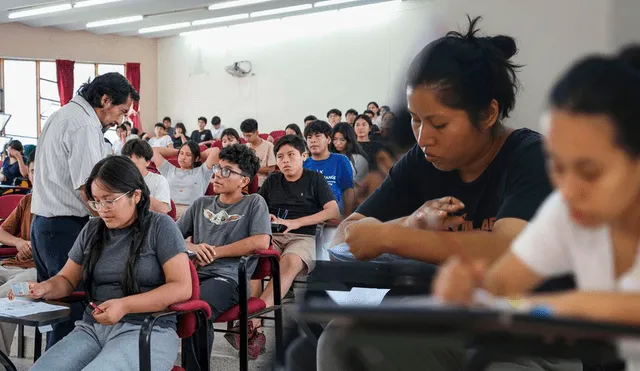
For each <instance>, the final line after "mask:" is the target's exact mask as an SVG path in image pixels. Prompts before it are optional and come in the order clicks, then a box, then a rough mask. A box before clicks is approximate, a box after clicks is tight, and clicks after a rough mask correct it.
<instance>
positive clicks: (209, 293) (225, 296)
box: [183, 277, 239, 370]
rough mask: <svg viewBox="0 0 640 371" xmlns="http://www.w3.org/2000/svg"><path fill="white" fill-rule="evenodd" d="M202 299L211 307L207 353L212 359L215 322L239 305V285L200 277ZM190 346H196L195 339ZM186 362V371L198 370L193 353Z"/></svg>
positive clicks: (190, 352)
mask: <svg viewBox="0 0 640 371" xmlns="http://www.w3.org/2000/svg"><path fill="white" fill-rule="evenodd" d="M200 299H202V300H204V301H206V302H207V303H208V304H209V306H210V307H211V319H210V320H209V321H208V322H207V352H208V356H209V358H211V351H212V348H213V337H214V332H213V322H214V321H215V320H216V318H218V317H220V315H221V314H222V313H224V312H225V311H226V310H228V309H229V308H231V307H233V306H234V305H236V304H238V300H239V294H238V284H237V283H236V282H234V281H232V280H230V279H228V278H223V277H200ZM188 345H189V349H192V347H194V346H195V342H194V341H193V338H191V339H189V344H188ZM186 361H187V362H186V364H185V365H183V367H184V368H185V369H187V370H192V369H193V370H196V369H197V367H196V365H197V362H196V359H195V358H194V352H193V351H189V352H187V354H186Z"/></svg>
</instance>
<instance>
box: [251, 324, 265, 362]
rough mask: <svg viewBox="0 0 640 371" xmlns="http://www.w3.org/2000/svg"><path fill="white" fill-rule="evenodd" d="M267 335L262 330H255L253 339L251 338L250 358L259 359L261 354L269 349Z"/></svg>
mask: <svg viewBox="0 0 640 371" xmlns="http://www.w3.org/2000/svg"><path fill="white" fill-rule="evenodd" d="M266 345H267V337H266V336H264V334H263V333H262V332H258V331H256V332H254V333H253V336H252V337H251V339H249V349H248V350H249V351H248V354H249V358H251V359H257V358H258V356H259V355H261V354H264V353H265V352H266V351H267V348H266Z"/></svg>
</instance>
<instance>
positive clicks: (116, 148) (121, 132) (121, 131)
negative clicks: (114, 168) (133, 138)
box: [112, 124, 127, 155]
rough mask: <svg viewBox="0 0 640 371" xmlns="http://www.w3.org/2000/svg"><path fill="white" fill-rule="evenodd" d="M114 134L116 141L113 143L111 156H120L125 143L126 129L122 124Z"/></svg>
mask: <svg viewBox="0 0 640 371" xmlns="http://www.w3.org/2000/svg"><path fill="white" fill-rule="evenodd" d="M116 134H118V139H116V140H115V141H114V142H113V145H112V146H113V154H114V155H120V154H121V153H122V147H123V146H124V144H125V142H126V141H127V127H126V126H125V125H124V124H122V125H120V126H118V127H117V128H116Z"/></svg>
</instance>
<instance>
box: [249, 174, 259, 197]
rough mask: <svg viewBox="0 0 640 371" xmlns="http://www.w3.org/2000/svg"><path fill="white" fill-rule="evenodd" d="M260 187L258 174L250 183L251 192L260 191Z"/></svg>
mask: <svg viewBox="0 0 640 371" xmlns="http://www.w3.org/2000/svg"><path fill="white" fill-rule="evenodd" d="M258 188H260V186H259V183H258V176H257V175H256V176H254V177H253V179H251V183H249V194H250V195H252V194H254V193H258Z"/></svg>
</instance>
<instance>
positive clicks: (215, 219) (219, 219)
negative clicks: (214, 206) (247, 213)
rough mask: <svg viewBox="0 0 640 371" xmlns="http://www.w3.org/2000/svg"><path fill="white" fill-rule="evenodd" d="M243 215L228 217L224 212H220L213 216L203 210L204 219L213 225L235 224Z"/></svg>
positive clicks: (211, 213)
mask: <svg viewBox="0 0 640 371" xmlns="http://www.w3.org/2000/svg"><path fill="white" fill-rule="evenodd" d="M243 216H244V215H238V214H232V215H229V214H228V213H227V212H226V211H225V210H220V211H219V212H218V213H216V214H214V213H213V212H212V211H211V210H207V209H204V217H205V218H207V219H208V220H209V221H210V222H211V223H213V224H215V225H223V224H227V223H229V222H237V221H238V220H240V219H242V217H243Z"/></svg>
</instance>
